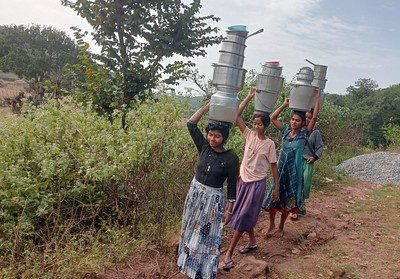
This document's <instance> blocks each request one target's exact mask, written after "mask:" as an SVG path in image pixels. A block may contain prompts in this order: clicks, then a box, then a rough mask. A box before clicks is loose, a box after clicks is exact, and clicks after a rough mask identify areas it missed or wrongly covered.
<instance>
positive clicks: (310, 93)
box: [289, 67, 315, 111]
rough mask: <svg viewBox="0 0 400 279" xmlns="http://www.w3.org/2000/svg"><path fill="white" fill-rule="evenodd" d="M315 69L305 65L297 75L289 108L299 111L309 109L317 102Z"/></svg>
mask: <svg viewBox="0 0 400 279" xmlns="http://www.w3.org/2000/svg"><path fill="white" fill-rule="evenodd" d="M313 80H314V71H313V70H312V69H311V68H310V67H303V68H301V69H300V71H299V72H298V73H297V75H296V81H295V82H293V83H292V84H291V85H292V90H291V91H290V102H289V108H291V109H292V110H298V111H309V110H310V109H311V108H312V103H313V101H314V102H315V86H314V85H312V84H311V83H312V82H313Z"/></svg>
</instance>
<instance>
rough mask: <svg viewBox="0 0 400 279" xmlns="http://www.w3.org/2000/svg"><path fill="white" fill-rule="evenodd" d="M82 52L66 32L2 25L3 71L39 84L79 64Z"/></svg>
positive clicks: (0, 61) (0, 50)
mask: <svg viewBox="0 0 400 279" xmlns="http://www.w3.org/2000/svg"><path fill="white" fill-rule="evenodd" d="M77 53H78V49H77V47H76V45H75V43H74V41H73V40H72V39H71V38H69V37H68V36H67V35H66V33H65V32H63V31H59V30H57V29H55V28H53V27H49V26H40V25H32V26H29V27H26V26H23V25H12V26H1V28H0V70H1V71H3V72H14V73H15V74H17V75H18V77H19V78H24V79H27V80H34V81H35V82H36V83H37V82H41V81H44V80H45V79H48V78H50V76H51V75H52V74H55V73H57V72H60V71H61V70H62V69H63V67H64V66H65V65H66V64H67V63H76V62H77Z"/></svg>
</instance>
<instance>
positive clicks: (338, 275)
mask: <svg viewBox="0 0 400 279" xmlns="http://www.w3.org/2000/svg"><path fill="white" fill-rule="evenodd" d="M332 275H333V277H334V278H343V277H345V275H346V271H345V270H344V269H338V270H335V271H333V274H332Z"/></svg>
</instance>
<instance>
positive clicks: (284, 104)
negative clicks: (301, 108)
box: [282, 98, 290, 107]
mask: <svg viewBox="0 0 400 279" xmlns="http://www.w3.org/2000/svg"><path fill="white" fill-rule="evenodd" d="M289 101H290V99H289V98H285V101H284V102H283V104H282V106H283V107H288V106H289Z"/></svg>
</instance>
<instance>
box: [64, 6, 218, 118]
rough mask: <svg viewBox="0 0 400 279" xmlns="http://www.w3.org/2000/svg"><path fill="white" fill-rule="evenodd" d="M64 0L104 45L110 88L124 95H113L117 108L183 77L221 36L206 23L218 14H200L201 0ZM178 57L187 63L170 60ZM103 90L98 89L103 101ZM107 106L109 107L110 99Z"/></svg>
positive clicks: (99, 57) (104, 65)
mask: <svg viewBox="0 0 400 279" xmlns="http://www.w3.org/2000/svg"><path fill="white" fill-rule="evenodd" d="M62 3H63V4H64V5H65V6H68V7H71V8H72V9H74V10H75V11H76V12H77V13H78V14H79V15H80V16H81V17H83V18H85V19H86V20H87V21H88V23H89V24H90V25H91V26H92V27H93V32H92V35H93V37H94V40H95V41H96V43H97V44H98V45H99V46H100V47H101V53H100V54H99V55H97V56H96V57H95V58H96V61H97V63H99V64H100V65H101V67H102V68H105V69H106V70H107V71H108V72H109V73H110V74H112V75H113V77H112V78H111V79H110V81H111V80H113V83H112V84H110V86H113V87H114V89H113V91H114V92H115V94H116V96H117V95H118V96H120V97H116V98H114V99H117V103H115V100H114V101H113V104H114V106H116V107H118V108H121V107H122V108H123V107H125V108H130V107H132V106H133V103H135V102H138V101H143V100H145V99H147V98H148V97H149V96H151V90H152V89H154V88H155V87H156V86H157V85H158V83H159V82H160V81H163V82H165V83H167V84H174V83H176V81H177V80H179V79H180V78H183V77H185V75H186V70H185V69H187V67H188V66H193V63H192V62H190V58H192V57H195V56H204V55H205V54H206V51H205V48H206V47H208V46H210V45H212V44H215V43H218V42H220V40H221V39H222V38H221V37H220V36H217V35H216V32H217V28H215V27H211V26H209V25H208V23H209V22H212V21H218V20H219V18H217V17H215V16H213V15H207V16H198V13H199V11H200V8H201V4H200V1H199V0H194V1H192V2H190V3H188V4H184V3H183V1H180V0H149V1H136V0H113V1H98V0H80V1H68V0H62ZM186 3H187V1H186ZM174 55H175V56H181V57H183V58H185V62H184V61H176V60H174V61H172V60H170V61H167V60H166V59H167V58H171V57H172V56H174ZM188 60H189V61H188ZM95 67H97V68H98V66H95ZM88 69H89V68H88ZM88 69H86V70H88ZM89 70H91V69H89ZM89 72H90V71H89ZM102 72H103V73H104V71H102ZM86 86H87V84H86ZM94 86H95V85H94ZM108 91H109V90H108ZM103 93H104V92H102V91H101V90H96V91H95V92H94V94H97V95H99V96H100V97H99V99H101V95H102V94H103ZM105 94H107V95H109V94H108V93H105ZM103 105H105V107H104V109H106V110H109V106H110V103H108V104H103Z"/></svg>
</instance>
